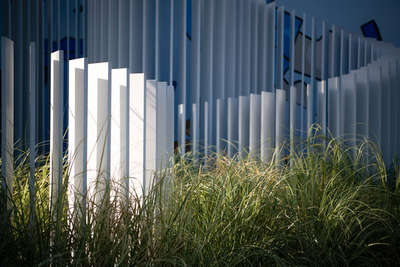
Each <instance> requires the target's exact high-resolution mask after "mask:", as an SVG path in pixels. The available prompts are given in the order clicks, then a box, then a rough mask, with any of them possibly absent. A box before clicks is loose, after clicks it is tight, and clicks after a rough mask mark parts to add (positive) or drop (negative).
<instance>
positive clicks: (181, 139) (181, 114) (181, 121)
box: [178, 104, 186, 154]
mask: <svg viewBox="0 0 400 267" xmlns="http://www.w3.org/2000/svg"><path fill="white" fill-rule="evenodd" d="M185 145H186V120H185V108H184V105H183V104H179V105H178V147H179V152H180V153H181V154H184V153H185Z"/></svg>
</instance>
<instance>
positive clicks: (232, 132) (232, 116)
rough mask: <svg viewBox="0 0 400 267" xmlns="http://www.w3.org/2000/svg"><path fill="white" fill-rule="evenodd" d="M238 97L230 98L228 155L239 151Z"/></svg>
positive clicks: (231, 155)
mask: <svg viewBox="0 0 400 267" xmlns="http://www.w3.org/2000/svg"><path fill="white" fill-rule="evenodd" d="M238 105H239V104H238V99H237V98H236V97H229V98H228V116H227V118H228V127H227V129H228V135H227V136H228V149H227V150H228V156H230V157H233V156H234V155H235V154H236V152H237V142H238V137H239V134H238V119H237V118H238V111H239V108H238Z"/></svg>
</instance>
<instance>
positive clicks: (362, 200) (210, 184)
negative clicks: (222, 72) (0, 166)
mask: <svg viewBox="0 0 400 267" xmlns="http://www.w3.org/2000/svg"><path fill="white" fill-rule="evenodd" d="M301 149H302V151H304V152H303V153H299V154H293V155H290V157H287V158H283V160H282V162H280V163H279V164H275V163H274V164H273V163H271V162H267V163H264V162H260V161H259V160H255V159H251V158H247V159H242V160H238V159H237V158H233V159H231V158H228V157H225V156H224V155H215V157H213V159H212V160H210V161H208V162H207V164H203V165H200V164H197V163H196V162H195V161H193V160H192V157H191V155H189V154H188V155H185V156H184V157H179V158H175V162H174V165H173V167H172V168H171V169H169V170H165V171H163V172H161V173H159V174H158V175H157V179H156V180H157V181H158V183H157V184H155V185H154V186H153V190H152V191H151V192H149V193H148V195H147V196H146V197H145V198H141V197H139V196H138V195H137V194H136V193H135V192H130V193H131V194H130V196H129V200H126V199H124V197H121V194H119V193H115V191H118V188H119V187H118V184H116V183H114V184H112V185H111V189H110V190H111V192H109V193H111V195H116V196H117V197H113V198H111V199H110V200H107V201H106V200H105V201H103V202H102V203H101V204H97V205H95V203H94V202H93V201H92V200H91V199H89V200H88V201H87V203H86V205H87V210H86V216H84V217H86V220H81V219H80V218H82V216H81V215H80V213H79V212H76V210H77V209H78V208H77V209H75V212H72V210H70V209H69V207H68V205H67V204H66V203H67V190H64V191H63V196H62V197H61V198H60V201H59V203H58V205H59V207H60V208H59V209H58V210H59V211H61V212H59V213H58V214H57V216H51V214H50V212H49V181H48V175H49V164H48V158H43V157H40V158H38V159H37V166H38V167H37V169H36V173H35V179H36V185H35V186H36V187H35V189H36V190H35V192H36V195H35V198H36V200H35V210H34V211H35V213H34V215H35V216H34V219H33V220H32V219H30V218H32V217H31V214H32V213H31V209H30V206H29V203H30V202H29V189H28V188H29V182H28V180H29V169H28V163H27V158H26V157H27V155H25V156H24V157H23V158H22V159H21V160H20V161H19V162H20V164H19V165H18V166H17V168H16V183H15V189H14V193H13V199H12V200H13V202H12V203H13V204H12V206H13V208H12V209H11V211H7V209H4V208H3V209H2V213H1V219H0V229H2V230H1V231H0V253H1V255H0V265H1V266H11V265H19V266H24V265H26V266H32V265H45V266H46V265H50V263H51V264H52V265H54V266H65V265H79V266H113V265H123V266H126V265H132V266H137V265H139V266H140V265H182V266H185V265H190V266H191V265H194V266H234V265H239V266H242V265H246V266H247V265H255V266H260V265H267V266H268V265H272V266H285V265H290V266H291V265H306V266H321V265H327V266H347V265H354V266H359V265H364V266H392V265H396V264H398V262H400V228H399V222H400V189H399V181H400V179H399V175H400V174H399V165H398V164H397V162H396V161H395V162H394V164H393V167H392V168H391V169H390V171H386V167H385V166H384V164H383V161H382V158H381V156H380V154H379V153H378V152H377V148H376V146H375V145H374V144H372V143H370V142H368V141H364V142H361V143H360V145H359V146H357V147H350V148H349V147H347V146H346V145H344V144H343V142H341V141H339V140H334V139H333V140H324V141H323V142H321V141H320V140H319V141H316V139H313V140H308V141H307V142H306V143H305V144H301ZM288 162H292V165H291V167H289V164H288ZM64 172H65V175H64V184H65V185H66V184H67V183H68V179H69V178H68V168H67V166H65V171H64ZM171 181H172V182H171ZM390 184H393V186H391V185H390ZM65 188H66V186H65ZM81 208H82V207H81ZM51 240H52V242H51Z"/></svg>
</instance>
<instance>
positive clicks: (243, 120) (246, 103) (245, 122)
mask: <svg viewBox="0 0 400 267" xmlns="http://www.w3.org/2000/svg"><path fill="white" fill-rule="evenodd" d="M249 112H250V96H239V156H240V158H242V159H243V158H245V157H246V156H247V153H248V151H249V134H250V131H249V126H250V124H249V121H250V115H249Z"/></svg>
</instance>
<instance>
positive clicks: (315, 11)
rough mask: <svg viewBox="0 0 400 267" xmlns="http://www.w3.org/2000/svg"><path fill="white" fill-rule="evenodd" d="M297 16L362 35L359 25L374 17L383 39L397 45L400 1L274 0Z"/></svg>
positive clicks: (398, 40)
mask: <svg viewBox="0 0 400 267" xmlns="http://www.w3.org/2000/svg"><path fill="white" fill-rule="evenodd" d="M276 2H277V4H278V5H283V6H285V8H286V9H288V10H292V9H295V10H296V15H300V16H302V15H303V13H306V15H307V16H309V17H311V16H314V17H315V18H316V19H317V21H318V22H320V21H322V20H323V19H325V20H326V21H327V23H329V25H331V24H335V25H336V26H339V27H344V29H345V30H347V31H350V32H353V33H357V34H362V32H361V29H360V26H361V25H362V24H364V23H366V22H368V21H370V20H371V19H375V21H376V23H377V24H378V27H379V29H380V32H381V35H382V38H383V40H384V41H385V42H390V43H394V44H395V45H396V46H398V47H400V31H399V28H400V1H399V0H276Z"/></svg>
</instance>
